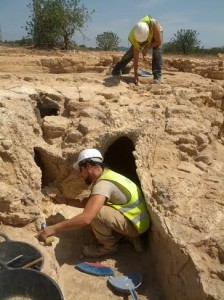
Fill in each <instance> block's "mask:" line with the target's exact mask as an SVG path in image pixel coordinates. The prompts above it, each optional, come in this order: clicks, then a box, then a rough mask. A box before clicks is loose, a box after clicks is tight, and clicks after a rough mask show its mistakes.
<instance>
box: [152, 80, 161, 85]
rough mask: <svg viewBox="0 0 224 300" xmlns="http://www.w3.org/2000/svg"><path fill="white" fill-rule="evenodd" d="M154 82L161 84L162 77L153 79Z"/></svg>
mask: <svg viewBox="0 0 224 300" xmlns="http://www.w3.org/2000/svg"><path fill="white" fill-rule="evenodd" d="M152 83H153V84H160V83H161V82H160V79H153V82H152Z"/></svg>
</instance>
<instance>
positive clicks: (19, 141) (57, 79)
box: [0, 47, 224, 300]
mask: <svg viewBox="0 0 224 300" xmlns="http://www.w3.org/2000/svg"><path fill="white" fill-rule="evenodd" d="M121 55H122V53H116V52H81V51H80V52H66V53H65V52H64V53H63V52H57V51H55V52H41V51H34V50H26V49H10V48H4V47H2V48H1V50H0V79H1V80H0V125H1V133H0V219H1V222H2V228H1V231H3V232H4V233H6V234H7V235H8V236H9V237H10V238H11V239H13V240H20V241H25V242H28V243H31V244H33V245H35V246H36V247H38V248H39V249H40V250H41V251H42V252H43V254H44V257H45V262H44V267H43V269H42V271H43V272H44V273H46V274H48V275H49V276H51V277H52V278H53V279H54V280H55V281H56V282H57V283H58V284H59V286H60V288H61V290H62V292H63V294H64V297H65V299H66V300H69V299H84V298H87V297H88V298H91V299H97V300H98V299H123V295H122V294H116V293H114V291H112V290H111V289H109V288H108V286H107V278H105V277H95V276H91V275H88V274H85V273H81V272H79V271H78V270H76V269H75V268H74V264H76V263H77V262H80V261H83V258H80V254H81V248H82V245H83V243H84V242H86V241H87V240H90V239H92V238H93V237H92V234H91V231H90V230H89V228H84V229H82V230H78V231H76V232H73V231H71V232H67V233H65V234H60V235H58V236H57V237H56V239H55V241H54V242H53V244H52V246H48V247H47V246H44V245H42V244H40V243H39V242H38V241H37V239H36V238H35V234H36V227H38V226H39V225H40V222H41V221H42V220H43V218H45V219H46V220H47V222H48V224H52V223H54V222H58V221H60V220H63V219H64V218H69V217H71V216H74V215H75V214H77V213H78V212H79V209H75V208H70V207H66V206H65V205H53V204H52V203H51V202H50V200H49V198H48V197H47V194H48V193H49V192H54V191H56V192H60V193H62V194H63V195H65V196H67V197H70V198H74V197H82V196H84V195H86V194H88V190H86V188H85V187H84V186H83V183H82V180H81V178H80V177H79V175H78V174H77V173H76V172H75V170H73V169H72V164H73V163H74V161H75V160H76V159H77V156H78V153H79V152H80V150H82V149H84V148H86V147H88V148H89V147H93V148H98V149H99V150H101V151H102V153H103V154H104V156H105V160H106V161H107V162H108V163H109V164H110V166H111V168H112V169H114V170H117V171H119V172H121V173H123V174H125V175H127V176H129V177H130V178H131V179H133V180H134V181H136V182H137V183H139V184H140V185H141V188H142V190H143V192H144V195H145V198H146V201H147V204H148V210H149V213H150V216H151V220H152V227H151V230H150V232H149V233H148V238H147V239H148V244H147V249H146V251H145V252H144V253H141V254H139V253H136V252H135V251H134V250H133V248H132V247H131V245H129V244H122V245H121V246H120V248H119V252H118V254H116V255H115V256H114V257H111V258H104V259H102V260H101V261H102V262H103V263H104V264H107V265H109V266H111V267H114V268H115V270H116V274H124V273H127V272H141V273H142V276H143V283H142V285H141V287H139V289H138V295H139V299H142V300H143V299H152V300H156V299H162V300H163V299H172V300H174V299H177V300H198V299H200V300H203V299H216V300H218V299H219V300H221V299H224V222H223V220H224V121H223V111H224V68H223V66H224V58H223V57H222V56H221V55H220V56H217V57H206V58H203V57H201V58H197V59H196V58H188V59H186V58H183V57H166V56H165V57H164V74H163V79H162V83H161V84H160V85H153V84H152V78H150V77H148V78H140V85H139V86H135V85H133V84H132V76H133V74H132V72H131V74H125V75H122V76H121V77H120V78H113V77H111V76H110V75H109V72H108V71H109V69H110V68H111V66H112V64H114V63H115V62H116V61H117V60H118V59H119V58H120V57H121ZM148 64H149V66H147V65H142V66H141V67H142V68H144V69H148V70H149V69H150V61H149V60H148ZM90 295H91V296H90Z"/></svg>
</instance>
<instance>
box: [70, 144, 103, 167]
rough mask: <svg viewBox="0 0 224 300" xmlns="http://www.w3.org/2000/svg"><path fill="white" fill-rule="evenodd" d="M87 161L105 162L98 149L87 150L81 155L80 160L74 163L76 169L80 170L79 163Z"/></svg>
mask: <svg viewBox="0 0 224 300" xmlns="http://www.w3.org/2000/svg"><path fill="white" fill-rule="evenodd" d="M86 159H91V161H93V162H103V156H102V154H101V153H100V151H99V150H97V149H85V150H83V151H81V152H80V153H79V157H78V160H77V161H76V162H75V163H74V165H73V167H74V168H75V169H78V168H79V163H81V162H82V161H84V160H86Z"/></svg>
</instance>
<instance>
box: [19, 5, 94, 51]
mask: <svg viewBox="0 0 224 300" xmlns="http://www.w3.org/2000/svg"><path fill="white" fill-rule="evenodd" d="M80 2H81V0H32V2H31V3H30V4H29V5H28V7H29V8H30V10H31V16H30V21H28V22H26V27H25V29H26V31H27V34H28V37H32V39H33V42H34V46H35V47H40V48H43V47H45V46H46V45H47V46H48V47H49V48H52V47H54V46H55V45H57V44H58V43H62V44H63V48H64V49H69V46H70V44H71V39H72V37H73V35H74V34H75V32H77V31H79V32H80V33H81V34H82V30H83V29H85V26H86V24H87V22H88V21H90V20H91V15H92V13H94V11H92V12H89V11H88V9H87V8H86V7H84V5H81V4H80Z"/></svg>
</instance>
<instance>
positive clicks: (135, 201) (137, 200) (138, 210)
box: [97, 169, 150, 234]
mask: <svg viewBox="0 0 224 300" xmlns="http://www.w3.org/2000/svg"><path fill="white" fill-rule="evenodd" d="M99 180H108V181H112V182H113V183H114V184H115V185H117V187H118V188H119V189H121V190H122V191H124V192H125V190H126V191H127V190H128V191H129V193H130V195H131V197H130V200H129V201H128V202H127V203H125V204H121V205H119V204H114V203H113V202H112V201H111V200H113V199H110V201H107V204H108V205H110V206H112V207H113V208H115V209H117V210H119V211H120V212H121V213H122V214H123V215H124V216H125V217H126V218H127V219H129V220H130V221H131V222H132V224H133V225H134V227H135V228H136V230H137V231H138V232H139V233H140V234H141V233H143V232H145V231H146V230H147V229H148V228H149V225H150V220H149V213H148V210H147V207H146V203H145V199H144V198H143V195H142V193H141V191H140V189H139V188H138V186H137V185H136V184H135V183H134V182H132V181H131V180H130V179H128V178H126V177H125V176H123V175H121V174H118V173H116V172H114V171H112V170H109V169H105V170H104V171H103V173H102V175H101V176H100V177H99V178H98V180H97V182H98V181H99ZM125 194H127V192H126V193H125Z"/></svg>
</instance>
